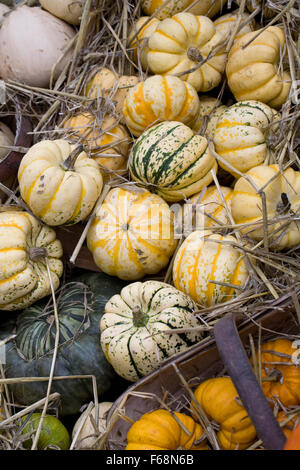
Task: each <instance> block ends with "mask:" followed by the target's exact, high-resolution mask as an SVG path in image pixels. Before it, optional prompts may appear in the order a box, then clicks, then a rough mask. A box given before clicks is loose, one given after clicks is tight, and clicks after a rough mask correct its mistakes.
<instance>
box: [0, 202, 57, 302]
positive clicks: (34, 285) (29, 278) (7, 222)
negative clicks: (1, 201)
mask: <svg viewBox="0 0 300 470" xmlns="http://www.w3.org/2000/svg"><path fill="white" fill-rule="evenodd" d="M62 254H63V253H62V246H61V243H60V241H59V240H57V239H56V233H55V231H54V230H53V229H52V228H50V227H48V226H46V225H42V224H41V223H40V222H39V221H38V220H37V219H36V218H34V217H33V216H32V215H30V214H28V213H27V212H23V211H14V210H6V211H4V212H0V309H1V310H19V309H22V308H25V307H28V306H29V305H31V304H33V303H34V302H36V301H38V300H39V299H41V298H43V297H45V296H46V295H49V294H50V293H51V286H50V279H49V276H48V271H47V263H46V256H47V260H48V261H47V262H48V265H49V269H50V275H51V279H52V283H53V287H54V289H57V288H58V286H59V278H60V276H61V275H62V273H63V263H62V261H61V260H60V258H61V257H62Z"/></svg>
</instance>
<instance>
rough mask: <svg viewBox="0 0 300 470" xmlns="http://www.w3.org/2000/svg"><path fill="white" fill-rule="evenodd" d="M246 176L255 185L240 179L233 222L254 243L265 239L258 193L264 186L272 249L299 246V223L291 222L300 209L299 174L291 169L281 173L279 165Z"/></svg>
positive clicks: (251, 171)
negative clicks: (289, 220)
mask: <svg viewBox="0 0 300 470" xmlns="http://www.w3.org/2000/svg"><path fill="white" fill-rule="evenodd" d="M246 175H247V177H249V178H251V181H252V183H254V185H255V186H254V187H253V186H252V184H250V182H249V181H247V180H246V178H243V177H242V178H240V179H238V181H237V182H236V184H235V186H234V191H233V196H232V204H231V210H232V215H233V218H234V221H235V222H236V223H237V224H239V225H241V226H242V227H241V230H242V232H243V233H245V234H247V235H248V236H249V237H251V238H252V239H254V240H262V239H263V238H264V227H263V205H262V199H261V197H260V195H259V194H257V189H258V190H259V189H260V188H262V187H264V194H265V198H266V208H267V218H268V235H269V242H270V248H272V249H277V250H282V249H286V248H292V247H293V246H295V245H297V244H298V243H300V230H299V224H298V222H297V220H296V221H294V222H293V221H292V222H290V223H288V217H289V216H291V215H293V214H297V213H298V212H299V208H300V172H298V171H295V170H293V169H292V168H288V169H287V170H285V171H283V172H282V173H280V169H279V166H278V165H270V166H264V165H260V166H257V167H255V168H252V169H251V170H249V171H248V172H247V173H246ZM256 188H257V189H256ZM280 219H281V220H280ZM272 220H273V221H274V220H276V222H272ZM243 226H244V227H243Z"/></svg>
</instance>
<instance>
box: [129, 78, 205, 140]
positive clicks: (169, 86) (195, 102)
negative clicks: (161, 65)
mask: <svg viewBox="0 0 300 470" xmlns="http://www.w3.org/2000/svg"><path fill="white" fill-rule="evenodd" d="M199 108H200V101H199V97H198V94H197V92H196V90H195V88H194V87H193V86H192V85H189V83H186V82H183V81H182V80H180V79H179V78H178V77H173V76H171V75H165V76H162V75H154V76H152V77H149V78H147V79H146V80H145V81H144V82H140V83H138V84H137V85H135V86H134V87H133V88H132V89H131V90H129V92H128V94H127V97H126V99H125V102H124V106H123V114H124V117H125V121H126V124H127V127H128V128H129V130H130V131H131V132H132V134H133V135H135V136H140V135H141V134H142V133H143V132H144V130H145V129H146V128H149V127H151V125H153V124H157V123H159V122H161V121H179V122H183V123H184V124H186V125H187V126H190V127H192V125H193V123H194V121H195V118H196V116H197V115H198V114H199Z"/></svg>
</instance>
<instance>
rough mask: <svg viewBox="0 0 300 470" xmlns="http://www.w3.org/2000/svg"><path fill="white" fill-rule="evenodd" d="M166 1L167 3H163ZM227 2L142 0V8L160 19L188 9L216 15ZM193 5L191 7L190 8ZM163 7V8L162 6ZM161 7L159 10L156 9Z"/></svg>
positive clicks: (197, 12) (211, 0) (202, 13)
mask: <svg viewBox="0 0 300 470" xmlns="http://www.w3.org/2000/svg"><path fill="white" fill-rule="evenodd" d="M164 3H166V5H163V4H164ZM193 3H194V5H192V4H193ZM224 4H225V0H198V1H197V2H195V0H171V1H169V2H166V0H142V2H141V5H142V9H143V10H144V12H145V13H146V14H147V15H153V13H154V16H155V17H156V18H159V19H160V20H163V19H164V18H168V17H170V16H173V15H175V14H176V13H180V12H181V11H183V10H185V9H188V11H189V12H190V13H194V14H195V15H204V16H209V17H212V16H215V15H216V14H217V13H218V12H219V11H220V10H221V8H222V6H223V5H224ZM190 6H191V8H189V7H190ZM160 7H162V8H160ZM158 8H160V9H159V10H158V11H156V10H157V9H158Z"/></svg>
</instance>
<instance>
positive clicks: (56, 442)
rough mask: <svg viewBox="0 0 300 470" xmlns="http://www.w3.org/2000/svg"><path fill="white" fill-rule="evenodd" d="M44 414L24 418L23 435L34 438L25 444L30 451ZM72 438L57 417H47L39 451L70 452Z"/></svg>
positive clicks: (39, 443)
mask: <svg viewBox="0 0 300 470" xmlns="http://www.w3.org/2000/svg"><path fill="white" fill-rule="evenodd" d="M41 416H42V413H33V414H32V415H25V416H23V417H22V420H21V421H22V424H23V427H22V434H23V435H26V434H29V435H31V436H32V437H31V438H30V439H28V440H25V441H24V442H23V446H24V447H25V449H30V448H31V446H32V443H33V437H34V435H35V433H36V431H37V428H38V426H39V422H40V419H41ZM70 444H71V442H70V436H69V432H68V430H67V429H66V428H65V426H64V425H63V424H62V422H61V421H59V419H57V418H55V416H51V415H47V414H46V415H45V417H44V419H43V424H42V428H41V432H40V436H39V439H38V443H37V450H68V449H69V447H70Z"/></svg>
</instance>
